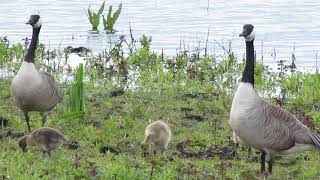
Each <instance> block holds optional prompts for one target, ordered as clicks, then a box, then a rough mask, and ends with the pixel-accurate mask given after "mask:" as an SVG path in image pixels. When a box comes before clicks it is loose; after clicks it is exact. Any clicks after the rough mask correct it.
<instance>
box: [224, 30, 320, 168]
mask: <svg viewBox="0 0 320 180" xmlns="http://www.w3.org/2000/svg"><path fill="white" fill-rule="evenodd" d="M239 36H243V37H244V38H245V42H246V64H245V68H244V72H243V76H242V80H241V82H240V83H239V85H238V88H237V91H236V93H235V95H234V98H233V101H232V107H231V111H230V120H229V124H230V126H231V128H232V130H233V131H234V132H235V134H236V135H237V136H238V137H239V139H240V142H242V143H243V144H246V145H249V146H251V147H253V148H254V149H257V150H259V151H261V172H264V171H265V160H266V159H267V162H268V166H269V167H268V171H269V173H270V174H271V173H272V165H273V158H274V156H275V155H277V154H290V153H296V152H302V151H305V150H310V149H313V148H317V149H319V148H320V137H319V135H317V134H316V133H314V132H313V131H311V130H310V129H309V128H307V127H306V126H305V125H303V124H302V123H301V122H300V121H299V120H298V119H296V118H295V117H294V116H293V115H291V114H290V113H289V112H287V111H286V110H284V109H282V108H281V107H279V106H276V105H273V104H271V103H268V102H266V101H264V100H263V99H262V98H260V97H259V96H258V95H257V93H256V91H255V89H254V45H253V41H254V38H255V31H254V27H253V25H251V24H246V25H244V26H243V32H242V33H241V34H240V35H239Z"/></svg>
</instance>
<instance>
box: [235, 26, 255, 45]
mask: <svg viewBox="0 0 320 180" xmlns="http://www.w3.org/2000/svg"><path fill="white" fill-rule="evenodd" d="M239 36H240V37H241V36H243V37H244V39H245V40H246V41H253V40H254V38H255V37H256V33H255V31H254V26H253V25H252V24H245V25H244V26H243V30H242V33H240V34H239Z"/></svg>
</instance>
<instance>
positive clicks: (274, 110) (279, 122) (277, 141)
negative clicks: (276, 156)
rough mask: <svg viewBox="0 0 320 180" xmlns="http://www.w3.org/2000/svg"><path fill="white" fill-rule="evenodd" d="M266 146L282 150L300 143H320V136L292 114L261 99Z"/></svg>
mask: <svg viewBox="0 0 320 180" xmlns="http://www.w3.org/2000/svg"><path fill="white" fill-rule="evenodd" d="M261 105H262V113H263V117H264V118H263V121H262V122H261V123H263V125H264V130H263V131H262V133H264V140H265V142H264V143H265V146H266V147H267V148H270V149H273V150H276V151H282V150H287V149H290V148H291V147H293V146H294V145H295V143H299V144H312V145H317V144H320V143H319V142H320V141H319V140H320V138H319V137H318V136H317V135H315V134H314V133H313V132H312V131H311V130H310V129H309V128H307V127H306V126H304V125H303V124H302V123H301V122H300V121H299V120H298V119H297V118H295V117H294V116H293V115H292V114H290V113H289V112H287V111H286V110H284V109H282V108H281V107H279V106H275V105H273V104H271V103H268V102H266V101H261ZM319 147H320V146H319Z"/></svg>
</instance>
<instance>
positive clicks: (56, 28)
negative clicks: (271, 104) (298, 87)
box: [0, 0, 320, 68]
mask: <svg viewBox="0 0 320 180" xmlns="http://www.w3.org/2000/svg"><path fill="white" fill-rule="evenodd" d="M101 2H102V1H90V0H81V1H78V0H29V1H24V0H11V1H6V2H5V3H2V5H1V6H0V17H1V18H0V36H8V39H9V40H10V41H13V42H23V41H22V39H23V38H25V37H31V33H32V30H31V27H29V26H26V25H25V24H24V23H25V22H26V21H27V20H28V18H29V15H30V14H34V13H40V15H41V16H42V19H43V27H42V30H41V34H40V41H41V43H43V44H45V45H46V46H47V47H50V48H64V47H66V46H69V45H71V46H85V47H89V48H92V49H93V50H94V51H96V52H99V51H102V50H103V49H104V48H108V47H110V41H112V40H110V36H109V35H106V34H105V33H104V32H103V30H102V29H103V25H102V24H100V27H99V28H100V29H101V31H100V33H99V34H92V33H90V32H89V30H90V29H91V26H90V23H89V22H88V20H87V17H86V14H85V9H86V8H87V7H88V6H89V5H91V7H92V8H93V9H94V10H97V9H98V8H99V6H100V4H101ZM120 2H121V1H106V8H108V5H110V4H113V5H115V7H114V8H116V7H117V5H118V4H119V3H120ZM319 9H320V2H319V1H318V0H309V1H302V0H301V1H296V0H277V1H274V0H266V1H264V2H262V1H260V0H241V1H239V0H228V1H224V0H174V1H173V0H138V1H137V0H126V1H123V8H122V13H121V15H120V17H119V20H118V22H117V24H116V25H115V29H117V30H118V33H117V34H119V35H120V34H124V35H127V36H129V23H131V27H132V30H133V35H134V37H135V38H139V37H141V35H142V34H145V35H149V36H152V49H153V50H155V51H161V50H162V49H163V51H164V54H166V55H175V54H176V53H177V52H178V51H179V49H180V48H182V49H187V50H193V49H195V48H196V47H200V48H203V47H205V44H206V43H205V42H206V39H207V35H208V31H209V37H208V50H209V53H210V54H216V55H223V53H224V51H223V50H222V48H221V47H220V46H219V45H218V43H217V42H219V43H220V44H221V45H223V46H225V47H226V48H228V46H229V42H232V45H231V47H232V50H233V51H234V52H236V54H237V55H238V56H239V57H243V56H244V53H245V44H244V40H243V38H239V37H238V34H239V33H240V32H241V30H242V26H243V24H246V23H251V24H253V25H254V26H255V29H256V41H255V46H256V51H257V58H258V59H259V58H261V56H262V55H263V57H264V62H266V63H268V64H275V61H274V51H275V52H276V59H277V60H280V59H286V60H290V59H291V53H292V52H293V48H294V46H295V55H296V64H297V65H298V67H311V68H315V67H316V53H317V52H318V50H320V21H319V19H320V11H319ZM107 11H108V10H107V9H106V10H105V14H106V13H107ZM128 38H129V37H128ZM111 39H113V40H114V38H111ZM262 42H263V48H262ZM261 52H262V53H261Z"/></svg>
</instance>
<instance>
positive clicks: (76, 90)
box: [69, 64, 85, 115]
mask: <svg viewBox="0 0 320 180" xmlns="http://www.w3.org/2000/svg"><path fill="white" fill-rule="evenodd" d="M83 77H84V72H83V64H80V65H79V67H78V69H77V71H76V74H75V82H74V84H72V86H71V89H70V98H69V102H70V112H72V114H73V115H75V114H79V115H80V114H81V115H83V112H84V101H85V98H84V83H83ZM69 114H70V113H69Z"/></svg>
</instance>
